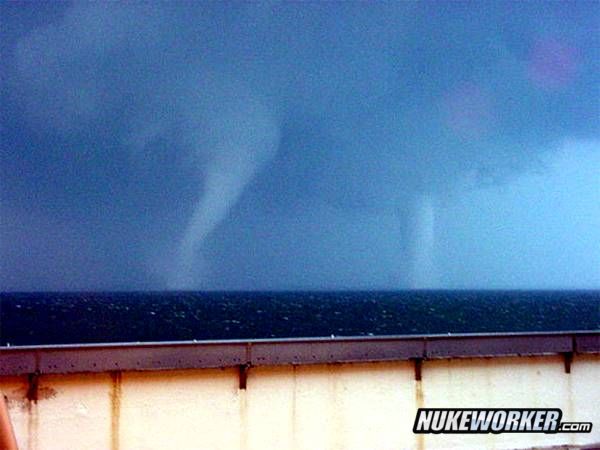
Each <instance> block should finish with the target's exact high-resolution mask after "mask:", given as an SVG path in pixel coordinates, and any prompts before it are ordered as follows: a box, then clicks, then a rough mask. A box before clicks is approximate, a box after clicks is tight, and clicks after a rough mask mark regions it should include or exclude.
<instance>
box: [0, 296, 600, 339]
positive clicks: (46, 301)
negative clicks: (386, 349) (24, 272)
mask: <svg viewBox="0 0 600 450" xmlns="http://www.w3.org/2000/svg"><path fill="white" fill-rule="evenodd" d="M599 329H600V291H370V292H362V291H361V292H154V293H148V292H126V293H125V292H121V293H111V292H95V293H80V292H79V293H2V294H0V345H2V346H6V345H8V344H10V345H12V346H14V345H50V344H77V343H104V342H150V341H179V340H193V339H196V340H220V339H262V338H292V337H330V336H331V335H334V336H370V335H373V336H384V335H402V334H445V333H482V332H524V331H561V330H599Z"/></svg>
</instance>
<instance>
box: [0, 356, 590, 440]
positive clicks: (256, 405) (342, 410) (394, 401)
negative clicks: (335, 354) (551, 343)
mask: <svg viewBox="0 0 600 450" xmlns="http://www.w3.org/2000/svg"><path fill="white" fill-rule="evenodd" d="M599 362H600V356H599V355H587V356H576V357H575V360H574V361H573V365H572V368H571V373H570V374H566V373H565V370H564V364H563V360H562V358H561V357H558V356H548V357H519V358H517V357H515V358H487V359H486V358H477V359H452V360H437V361H425V362H424V363H423V367H422V381H420V382H419V381H415V376H414V365H413V364H412V363H410V362H394V363H372V364H340V365H337V364H335V365H318V366H296V367H292V366H285V367H257V368H252V369H251V370H250V371H249V374H248V384H247V390H245V391H244V390H240V389H239V381H238V371H237V370H235V369H223V370H219V369H204V370H187V371H164V372H137V373H136V372H125V373H106V374H96V375H92V374H89V375H65V376H60V375H52V376H50V375H48V376H42V377H40V379H39V387H38V400H37V402H35V401H31V400H28V399H27V389H28V381H27V379H26V378H24V377H22V378H18V377H7V378H2V379H0V390H1V391H2V393H3V394H4V395H6V396H7V397H8V399H9V413H10V415H11V418H12V421H13V424H14V427H15V433H16V435H17V439H18V441H19V445H20V448H21V449H23V450H27V449H31V450H46V449H60V450H63V449H81V450H86V449H93V450H101V449H111V450H114V449H120V450H126V449H127V450H129V449H131V450H142V449H160V450H165V449H178V450H184V449H211V450H213V449H214V450H216V449H240V450H253V449H256V450H265V449H274V450H279V449H294V450H302V449H306V450H318V449H343V450H352V449H356V450H364V449H367V448H370V449H377V450H386V449H404V448H419V449H420V448H526V447H532V446H551V445H559V444H586V443H592V442H600V409H599V408H598V405H599V404H600V389H599V388H598V383H597V380H598V379H600V364H599ZM418 407H559V408H561V409H562V410H563V414H564V417H563V420H568V421H591V422H593V423H594V429H593V430H592V433H591V434H558V435H542V434H502V435H492V434H489V435H427V436H416V435H414V434H413V433H412V426H413V422H414V418H415V412H416V409H417V408H418Z"/></svg>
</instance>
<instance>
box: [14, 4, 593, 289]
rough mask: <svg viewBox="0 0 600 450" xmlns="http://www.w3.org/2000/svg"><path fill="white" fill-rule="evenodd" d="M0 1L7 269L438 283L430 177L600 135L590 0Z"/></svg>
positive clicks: (58, 274)
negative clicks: (45, 5) (36, 5)
mask: <svg viewBox="0 0 600 450" xmlns="http://www.w3.org/2000/svg"><path fill="white" fill-rule="evenodd" d="M2 8H3V17H4V20H5V21H6V22H7V23H8V24H9V26H8V27H7V30H8V31H5V39H4V40H5V42H7V44H5V47H6V49H5V50H4V53H6V57H5V58H4V62H3V71H4V72H5V73H6V77H5V82H4V86H3V98H4V99H5V102H4V106H3V115H4V117H5V121H4V122H5V126H4V130H3V155H2V162H3V171H4V172H5V176H4V177H3V178H4V180H5V182H4V183H3V189H2V194H3V195H2V197H3V202H2V216H3V218H6V219H3V224H2V227H3V230H4V231H3V235H4V236H3V237H5V239H3V243H2V245H3V248H2V253H3V254H4V255H5V256H6V258H7V261H8V262H7V263H5V264H4V268H3V271H4V273H5V274H6V276H5V277H4V280H5V281H4V282H3V283H4V286H5V287H7V288H13V287H27V288H40V287H47V286H50V287H53V288H54V287H56V288H60V287H66V288H85V287H86V286H91V287H93V288H148V287H154V288H156V287H159V288H160V287H163V286H166V285H167V286H171V287H206V288H211V287H221V288H230V287H238V288H239V287H241V288H262V287H331V286H348V287H354V286H370V287H390V286H403V285H413V286H416V287H419V286H423V285H427V281H426V279H427V278H428V277H429V276H431V270H432V268H431V267H430V266H431V265H432V261H431V258H432V256H431V255H430V254H429V253H430V252H431V251H432V250H431V248H432V245H433V241H434V236H433V233H434V223H433V220H434V219H433V218H434V208H435V203H436V199H438V198H440V197H443V196H445V195H446V194H447V193H448V192H450V191H453V190H460V189H462V188H464V186H476V185H479V184H482V183H490V182H491V183H496V182H499V181H502V180H507V179H510V178H511V177H513V176H514V175H516V174H518V173H522V172H524V171H527V170H531V169H535V168H537V167H539V166H540V165H541V163H542V161H543V158H544V155H545V154H547V153H548V152H549V151H552V150H554V149H556V148H558V147H559V146H560V145H561V143H562V142H563V141H564V139H566V138H572V139H590V138H592V139H593V138H597V137H598V134H599V133H598V125H597V118H598V101H597V94H598V92H597V86H598V76H597V74H598V73H599V72H598V60H599V58H598V50H597V49H598V38H597V33H596V32H595V27H596V23H597V19H598V8H597V5H595V4H593V3H585V2H581V3H577V2H574V3H569V4H568V5H558V4H551V3H544V4H538V5H527V4H516V3H508V2H507V3H496V4H493V5H492V4H487V3H480V4H476V5H473V4H471V5H466V4H450V3H440V4H436V5H422V4H418V3H406V2H403V3H377V4H369V5H367V4H364V3H343V4H337V3H335V4H334V3H322V4H321V3H311V4H300V3H298V4H291V3H271V2H264V3H258V4H250V3H233V2H228V3H212V2H211V3H190V4H187V3H172V4H166V3H158V2H157V3H135V4H131V3H120V4H114V3H111V4H110V5H109V4H103V3H92V4H89V3H75V4H73V5H57V6H56V7H55V10H53V11H52V13H51V14H47V15H46V16H42V12H40V13H39V14H36V13H35V12H31V9H33V8H32V5H27V4H12V5H8V6H3V7H2ZM45 17H48V18H47V19H46V18H45ZM8 43H10V44H8ZM30 217H32V219H31V220H30V219H29V218H30ZM34 218H35V219H34ZM18 224H26V226H21V225H18ZM9 241H12V242H15V243H18V244H16V245H11V244H9V243H7V242H9ZM69 249H71V250H69ZM357 255H358V256H357ZM374 261H376V263H374ZM411 261H412V262H411ZM49 267H52V270H50V271H48V268H49ZM41 273H43V274H44V275H43V276H41V275H39V274H41ZM36 274H37V275H36ZM40 277H41V278H40ZM50 279H51V280H52V282H49V281H48V280H50ZM165 283H166V284H165Z"/></svg>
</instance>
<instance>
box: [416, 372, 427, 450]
mask: <svg viewBox="0 0 600 450" xmlns="http://www.w3.org/2000/svg"><path fill="white" fill-rule="evenodd" d="M424 400H425V399H424V396H423V381H422V380H415V403H416V405H417V409H418V408H424V404H425V401H424ZM416 436H417V448H418V449H419V450H423V449H424V448H425V435H424V434H417V435H416Z"/></svg>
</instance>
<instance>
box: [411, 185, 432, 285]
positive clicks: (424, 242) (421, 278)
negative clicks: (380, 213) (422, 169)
mask: <svg viewBox="0 0 600 450" xmlns="http://www.w3.org/2000/svg"><path fill="white" fill-rule="evenodd" d="M410 223H411V233H410V234H411V236H410V238H411V244H410V274H409V278H408V279H409V286H410V287H411V288H412V289H428V288H433V287H435V285H436V271H435V258H434V249H435V209H434V205H433V199H432V198H431V195H429V194H422V195H420V196H419V197H418V198H417V199H416V201H415V203H414V205H413V212H412V217H411V220H410Z"/></svg>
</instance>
